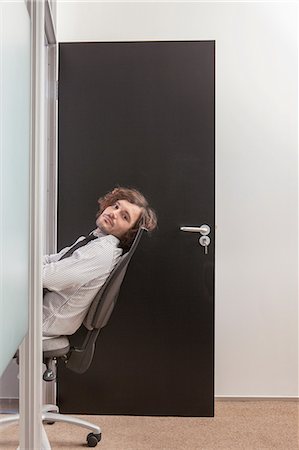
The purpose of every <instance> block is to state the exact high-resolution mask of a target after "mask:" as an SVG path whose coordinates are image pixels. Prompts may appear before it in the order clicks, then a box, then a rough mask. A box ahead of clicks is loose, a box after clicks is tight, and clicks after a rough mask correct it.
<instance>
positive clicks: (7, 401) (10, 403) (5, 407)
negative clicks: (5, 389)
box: [0, 398, 19, 414]
mask: <svg viewBox="0 0 299 450" xmlns="http://www.w3.org/2000/svg"><path fill="white" fill-rule="evenodd" d="M18 411H19V399H18V398H0V414H15V413H17V412H18Z"/></svg>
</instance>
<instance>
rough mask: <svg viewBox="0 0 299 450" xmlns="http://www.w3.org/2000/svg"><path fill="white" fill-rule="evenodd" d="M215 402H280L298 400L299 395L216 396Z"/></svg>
mask: <svg viewBox="0 0 299 450" xmlns="http://www.w3.org/2000/svg"><path fill="white" fill-rule="evenodd" d="M215 401H216V402H259V401H264V402H265V401H269V402H273V401H280V402H298V401H299V397H260V396H258V397H253V396H250V397H238V396H233V395H232V396H223V397H222V396H216V397H215Z"/></svg>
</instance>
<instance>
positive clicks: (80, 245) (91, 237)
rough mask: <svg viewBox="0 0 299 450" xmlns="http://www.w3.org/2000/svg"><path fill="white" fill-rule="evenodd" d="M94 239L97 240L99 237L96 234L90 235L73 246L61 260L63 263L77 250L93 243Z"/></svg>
mask: <svg viewBox="0 0 299 450" xmlns="http://www.w3.org/2000/svg"><path fill="white" fill-rule="evenodd" d="M93 239H97V236H95V235H94V234H90V235H89V236H87V237H86V238H85V239H82V241H79V242H77V244H75V245H73V246H72V247H71V248H70V249H69V250H68V251H67V252H66V253H65V254H64V255H62V257H61V258H60V259H59V261H61V260H62V259H64V258H68V257H69V256H71V255H72V254H73V253H74V251H75V250H77V248H80V247H83V245H86V244H88V242H90V241H92V240H93Z"/></svg>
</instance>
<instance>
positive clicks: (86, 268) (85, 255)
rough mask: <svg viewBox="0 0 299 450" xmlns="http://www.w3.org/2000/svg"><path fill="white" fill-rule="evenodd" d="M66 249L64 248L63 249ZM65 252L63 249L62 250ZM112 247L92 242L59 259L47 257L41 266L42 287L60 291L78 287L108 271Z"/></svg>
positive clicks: (111, 260)
mask: <svg viewBox="0 0 299 450" xmlns="http://www.w3.org/2000/svg"><path fill="white" fill-rule="evenodd" d="M63 250H66V249H63ZM64 253H65V251H64ZM113 253H114V248H113V247H112V246H111V245H107V243H102V242H100V241H99V242H95V241H94V242H93V243H91V244H90V245H88V246H84V247H81V248H79V249H77V250H75V252H74V253H73V254H72V255H71V256H69V257H68V258H65V259H63V260H61V261H57V260H55V259H56V258H55V257H54V258H51V255H50V256H49V258H47V261H50V262H47V263H46V264H45V265H44V266H43V287H44V288H46V289H49V290H50V291H60V290H62V289H66V288H69V287H72V288H76V287H77V288H79V287H81V286H83V285H84V284H86V283H88V282H89V281H91V280H93V279H94V278H96V277H98V276H99V275H100V274H103V273H106V272H108V273H109V272H110V270H111V266H112V262H113Z"/></svg>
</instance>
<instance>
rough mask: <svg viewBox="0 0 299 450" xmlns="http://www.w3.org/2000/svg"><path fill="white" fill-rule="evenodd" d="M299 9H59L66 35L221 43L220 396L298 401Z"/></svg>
mask: <svg viewBox="0 0 299 450" xmlns="http://www.w3.org/2000/svg"><path fill="white" fill-rule="evenodd" d="M297 21H298V12H297V5H296V4H295V3H294V2H292V3H291V2H289V3H287V2H279V3H277V2H275V3H274V2H273V3H269V2H258V3H257V2H253V3H245V2H238V3H236V2H231V3H226V2H219V3H215V2H206V3H204V2H199V3H186V2H181V3H175V2H174V3H170V2H165V3H164V2H163V3H162V2H161V3H153V2H150V3H143V2H132V3H126V2H120V3H101V2H93V3H89V2H87V1H85V2H71V1H70V2H62V3H59V5H58V40H59V41H61V42H67V41H123V40H128V41H129V40H132V41H134V40H207V39H215V40H216V160H217V163H216V170H217V173H216V183H217V185H216V222H217V241H216V395H218V396H298V297H297V278H298V264H297V252H298V240H297V231H298V204H297V195H298V187H297V170H298V162H297V138H298V132H297V120H298V116H297V103H298V93H297Z"/></svg>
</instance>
